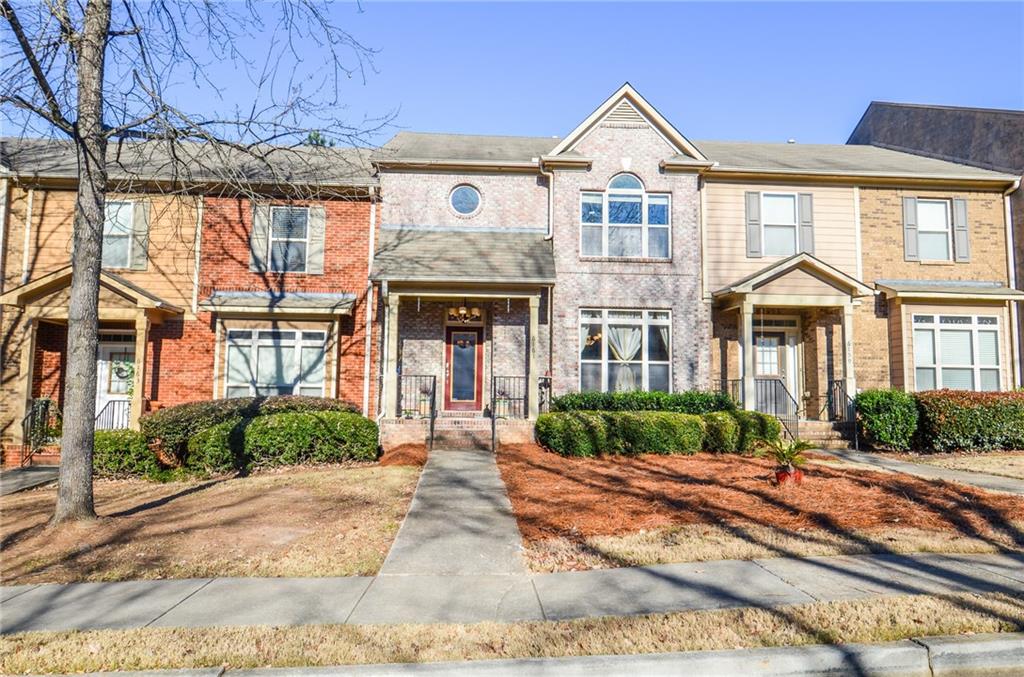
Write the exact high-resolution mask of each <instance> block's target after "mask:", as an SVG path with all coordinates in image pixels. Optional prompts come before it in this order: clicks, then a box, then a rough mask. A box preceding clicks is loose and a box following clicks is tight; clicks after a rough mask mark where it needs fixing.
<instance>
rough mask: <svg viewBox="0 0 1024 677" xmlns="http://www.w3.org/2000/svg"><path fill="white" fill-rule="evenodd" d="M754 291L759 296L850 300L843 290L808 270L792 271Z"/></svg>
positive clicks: (756, 287) (757, 287) (755, 288)
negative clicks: (786, 295) (797, 296)
mask: <svg viewBox="0 0 1024 677" xmlns="http://www.w3.org/2000/svg"><path fill="white" fill-rule="evenodd" d="M754 290H755V291H756V292H758V293H759V294H799V295H804V296H835V297H836V298H837V300H841V299H843V298H847V299H848V298H849V296H850V295H849V294H843V292H842V290H840V289H836V288H835V287H834V286H832V285H831V284H829V283H828V282H826V281H825V280H822V279H821V278H819V277H817V276H816V275H812V274H811V273H809V272H807V271H806V270H800V269H796V270H791V271H789V272H788V273H786V274H785V275H782V276H781V277H777V278H775V279H773V280H770V281H768V282H766V283H764V284H762V285H760V286H755V287H754Z"/></svg>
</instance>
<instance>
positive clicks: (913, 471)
mask: <svg viewBox="0 0 1024 677" xmlns="http://www.w3.org/2000/svg"><path fill="white" fill-rule="evenodd" d="M817 451H820V452H821V453H823V454H829V455H831V456H835V457H836V458H840V459H842V460H844V461H851V462H853V463H863V464H864V465H870V466H873V467H875V468H882V469H883V470H891V471H893V472H901V473H906V474H907V475H914V476H916V477H923V478H924V479H927V480H943V481H945V482H956V483H958V484H968V485H970V486H973V487H978V488H979V489H987V490H988V491H1001V492H1004V493H1007V494H1017V495H1019V496H1024V480H1017V479H1013V478H1012V477H1001V476H999V475H986V474H985V473H980V472H971V471H970V470H954V469H952V468H942V467H939V466H936V465H927V464H924V463H911V462H909V461H898V460H896V459H894V458H886V457H885V456H880V455H878V454H869V453H865V452H863V451H853V450H852V449H819V450H817Z"/></svg>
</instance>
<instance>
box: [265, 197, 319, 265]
mask: <svg viewBox="0 0 1024 677" xmlns="http://www.w3.org/2000/svg"><path fill="white" fill-rule="evenodd" d="M308 247H309V208H308V207H271V208H270V270H271V271H272V272H275V273H304V272H306V253H307V249H308Z"/></svg>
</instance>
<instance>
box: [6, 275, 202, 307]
mask: <svg viewBox="0 0 1024 677" xmlns="http://www.w3.org/2000/svg"><path fill="white" fill-rule="evenodd" d="M70 285H71V265H70V264H69V265H66V266H63V267H61V268H58V269H57V270H54V271H53V272H50V273H47V274H46V275H43V276H42V277H39V278H36V279H35V280H32V281H31V282H27V283H25V284H23V285H21V286H18V287H15V288H14V289H10V290H8V291H7V292H6V293H4V294H3V295H0V304H3V305H8V306H18V307H21V308H24V307H25V306H26V305H29V304H31V303H32V302H33V301H36V300H38V299H40V298H43V297H46V296H49V295H51V294H53V293H55V292H57V291H59V290H61V289H65V288H66V287H69V286H70ZM100 286H101V287H102V288H106V289H109V290H111V291H113V292H115V293H116V294H117V295H119V296H121V297H123V298H125V299H127V300H128V301H130V302H132V303H134V304H135V305H136V306H138V307H139V308H146V309H154V310H160V311H163V312H165V313H169V314H172V315H177V314H181V313H183V312H185V311H184V309H183V308H179V307H178V306H175V305H173V304H171V303H168V302H167V301H164V300H163V299H162V298H160V297H159V296H157V295H156V294H153V293H151V292H149V291H147V290H146V289H144V288H142V287H140V286H139V285H137V284H135V283H134V282H130V281H128V280H126V279H125V278H124V277H122V276H120V275H118V274H116V273H111V272H110V271H107V270H101V271H100ZM100 305H102V300H101V302H100Z"/></svg>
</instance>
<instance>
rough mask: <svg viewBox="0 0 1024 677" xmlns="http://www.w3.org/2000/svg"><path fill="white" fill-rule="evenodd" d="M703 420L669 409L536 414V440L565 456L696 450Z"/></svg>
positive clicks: (702, 427)
mask: <svg viewBox="0 0 1024 677" xmlns="http://www.w3.org/2000/svg"><path fill="white" fill-rule="evenodd" d="M704 432H705V431H704V421H702V420H701V417H700V416H696V415H694V414H679V413H676V412H670V411H625V412H622V411H617V412H609V411H562V412H552V413H549V414H541V415H540V416H539V417H538V418H537V440H538V441H539V442H540V443H541V444H542V445H543V446H545V447H547V448H548V449H551V450H552V451H554V452H556V453H558V454H560V455H562V456H587V457H590V456H599V455H606V454H612V455H627V456H635V455H639V454H695V453H697V452H698V451H700V450H701V447H702V445H703V442H704Z"/></svg>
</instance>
